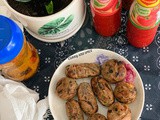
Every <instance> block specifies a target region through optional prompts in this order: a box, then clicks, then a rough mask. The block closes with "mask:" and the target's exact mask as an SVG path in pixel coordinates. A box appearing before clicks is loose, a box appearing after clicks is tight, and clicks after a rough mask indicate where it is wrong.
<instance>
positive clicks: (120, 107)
mask: <svg viewBox="0 0 160 120" xmlns="http://www.w3.org/2000/svg"><path fill="white" fill-rule="evenodd" d="M107 120H131V110H130V109H129V107H128V106H127V105H126V104H122V103H120V102H115V103H113V104H112V105H111V106H109V107H108V113H107Z"/></svg>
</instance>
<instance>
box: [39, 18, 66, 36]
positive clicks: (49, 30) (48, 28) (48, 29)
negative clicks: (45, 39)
mask: <svg viewBox="0 0 160 120" xmlns="http://www.w3.org/2000/svg"><path fill="white" fill-rule="evenodd" d="M64 19H65V18H64V17H60V18H58V19H56V20H53V21H51V22H49V23H47V24H45V25H43V26H42V27H41V28H40V29H39V30H38V33H39V34H40V35H49V34H55V33H57V32H59V31H60V30H59V29H58V26H59V25H60V24H61V23H62V22H63V21H64Z"/></svg>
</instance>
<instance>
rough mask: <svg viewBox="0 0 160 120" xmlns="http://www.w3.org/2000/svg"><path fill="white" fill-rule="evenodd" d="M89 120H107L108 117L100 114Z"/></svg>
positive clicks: (90, 117)
mask: <svg viewBox="0 0 160 120" xmlns="http://www.w3.org/2000/svg"><path fill="white" fill-rule="evenodd" d="M87 120H107V119H106V117H105V116H104V115H102V114H100V113H95V114H93V115H91V116H89V117H88V119H87Z"/></svg>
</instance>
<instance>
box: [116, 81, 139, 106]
mask: <svg viewBox="0 0 160 120" xmlns="http://www.w3.org/2000/svg"><path fill="white" fill-rule="evenodd" d="M114 96H115V98H116V99H117V100H118V101H119V102H122V103H126V104H129V103H132V102H134V101H135V99H136V96H137V90H136V87H135V85H134V84H133V83H127V82H120V83H118V84H117V85H116V87H115V89H114Z"/></svg>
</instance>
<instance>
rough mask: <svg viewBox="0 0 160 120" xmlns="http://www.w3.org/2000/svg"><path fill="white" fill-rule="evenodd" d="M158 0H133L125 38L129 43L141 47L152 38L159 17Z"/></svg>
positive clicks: (159, 5)
mask: <svg viewBox="0 0 160 120" xmlns="http://www.w3.org/2000/svg"><path fill="white" fill-rule="evenodd" d="M159 13H160V0H135V1H134V2H133V4H132V6H131V8H130V13H129V20H128V23H127V38H128V41H129V43H130V44H131V45H133V46H135V47H138V48H142V47H146V46H148V45H150V44H151V43H152V41H153V40H154V37H155V35H156V31H157V29H158V26H159V23H160V19H159V18H158V14H159Z"/></svg>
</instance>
